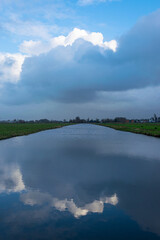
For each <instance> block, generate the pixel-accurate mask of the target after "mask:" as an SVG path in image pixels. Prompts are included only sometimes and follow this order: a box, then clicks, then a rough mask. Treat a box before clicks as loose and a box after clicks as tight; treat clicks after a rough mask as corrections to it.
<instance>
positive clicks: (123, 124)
mask: <svg viewBox="0 0 160 240" xmlns="http://www.w3.org/2000/svg"><path fill="white" fill-rule="evenodd" d="M151 121H152V122H151V123H149V120H148V119H147V120H146V119H145V120H137V119H136V120H127V119H125V118H115V119H114V120H113V119H106V120H105V119H102V120H99V119H95V120H92V119H91V120H89V119H87V120H85V119H80V117H76V118H75V119H71V120H69V121H66V120H64V121H50V120H48V119H41V120H36V121H33V120H31V121H24V120H14V121H12V123H10V121H9V122H6V121H4V122H3V123H0V140H2V139H7V138H11V137H16V136H22V135H28V134H31V133H36V132H40V131H44V130H48V129H55V128H60V127H64V126H68V125H72V124H79V123H83V124H84V123H91V124H97V125H100V126H104V127H110V128H113V129H116V130H120V131H127V132H132V133H138V134H145V135H148V136H153V137H160V123H159V122H158V118H156V119H154V117H153V118H151ZM129 122H130V123H129Z"/></svg>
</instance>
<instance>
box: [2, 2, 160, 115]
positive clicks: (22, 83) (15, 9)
mask: <svg viewBox="0 0 160 240" xmlns="http://www.w3.org/2000/svg"><path fill="white" fill-rule="evenodd" d="M159 43H160V1H159V0H45V1H44V0H28V1H25V0H14V1H12V0H1V1H0V120H2V119H26V120H29V119H40V118H48V119H57V120H63V119H70V118H74V117H76V116H80V117H81V118H88V117H89V118H114V117H117V116H121V117H122V116H124V117H127V118H150V117H152V116H153V114H154V113H156V114H157V115H158V116H160V107H159V102H160V94H159V93H160V64H159V63H160V44H159Z"/></svg>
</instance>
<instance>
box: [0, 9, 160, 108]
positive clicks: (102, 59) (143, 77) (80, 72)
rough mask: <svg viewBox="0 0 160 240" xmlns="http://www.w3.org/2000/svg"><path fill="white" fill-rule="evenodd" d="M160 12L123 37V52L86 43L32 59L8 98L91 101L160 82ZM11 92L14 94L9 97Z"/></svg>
mask: <svg viewBox="0 0 160 240" xmlns="http://www.w3.org/2000/svg"><path fill="white" fill-rule="evenodd" d="M159 43H160V10H158V11H156V12H155V13H152V14H151V15H149V16H147V17H144V18H142V19H141V20H140V21H139V22H138V23H137V24H136V25H135V26H134V27H133V28H132V29H131V30H130V31H129V32H128V33H127V34H125V35H123V36H122V37H121V38H120V39H119V46H118V49H117V52H115V53H114V52H112V51H111V50H104V49H103V48H101V47H97V46H93V45H92V44H91V43H88V42H86V41H84V40H83V41H82V40H77V41H76V42H74V44H73V45H72V46H67V47H63V46H61V47H57V48H54V49H52V50H51V51H50V52H48V53H45V54H41V55H39V56H33V57H30V58H26V60H25V62H24V64H23V69H22V73H21V80H20V81H19V82H18V84H16V85H12V84H9V85H7V86H6V87H7V88H5V89H4V92H5V94H3V96H4V95H5V97H3V99H4V101H5V102H7V101H8V102H9V103H16V104H17V103H19V104H20V103H27V102H41V101H45V100H54V101H62V102H87V101H91V100H93V99H95V98H96V94H97V92H98V91H122V90H123V91H124V90H128V89H135V88H144V87H147V86H156V85H159V84H160V77H159V76H160V65H159V62H160V44H159ZM9 92H11V93H12V94H11V97H9Z"/></svg>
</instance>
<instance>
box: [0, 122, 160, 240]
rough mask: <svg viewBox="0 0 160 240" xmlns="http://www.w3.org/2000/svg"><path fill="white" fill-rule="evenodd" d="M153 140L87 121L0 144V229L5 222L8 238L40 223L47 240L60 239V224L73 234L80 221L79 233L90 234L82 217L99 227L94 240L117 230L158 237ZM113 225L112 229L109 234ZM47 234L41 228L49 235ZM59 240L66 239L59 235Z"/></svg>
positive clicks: (157, 164)
mask: <svg viewBox="0 0 160 240" xmlns="http://www.w3.org/2000/svg"><path fill="white" fill-rule="evenodd" d="M159 143H160V140H159V139H156V138H151V137H147V136H143V135H135V134H131V133H124V132H119V131H114V130H112V129H107V128H104V127H100V126H93V125H75V126H68V127H65V128H62V129H56V130H51V131H46V132H41V133H37V134H34V135H30V136H24V137H19V138H14V139H10V140H6V141H1V142H0V152H1V159H0V193H1V195H0V196H1V198H0V201H3V199H5V206H6V207H5V208H4V209H5V210H3V211H2V212H3V214H2V213H1V214H0V218H1V223H2V224H1V225H2V226H3V233H5V234H6V232H5V230H4V229H5V227H9V229H10V232H12V236H14V232H15V231H16V234H18V235H16V236H18V237H19V236H20V233H21V237H22V236H23V234H24V232H23V231H22V229H23V226H28V227H29V230H28V233H27V234H29V233H30V234H31V235H30V236H32V234H33V233H32V232H31V228H30V224H33V223H34V224H36V228H37V229H43V230H44V226H40V225H39V224H42V223H46V224H47V223H48V224H49V225H48V226H50V227H51V228H52V229H54V233H55V234H56V235H55V236H54V238H55V239H56V238H57V239H58V238H60V237H57V236H60V235H58V234H59V227H57V224H59V225H58V226H61V234H62V233H63V231H62V226H63V229H64V228H65V229H67V231H68V233H69V234H71V233H72V234H73V232H74V234H75V235H76V239H78V236H79V232H78V231H79V230H78V227H79V225H78V226H77V225H76V224H77V222H76V221H78V222H79V224H80V223H81V224H82V226H81V227H82V229H84V228H85V226H88V230H87V234H89V233H90V234H91V231H93V229H90V227H89V226H90V222H92V221H95V223H96V226H99V224H101V225H100V226H101V227H100V229H101V237H99V239H105V238H106V234H109V236H110V238H109V239H117V236H118V235H119V234H122V236H123V238H122V239H128V237H129V238H130V239H132V237H134V238H133V239H135V238H136V239H159V237H158V236H156V235H154V234H157V235H160V209H159V202H160V190H159V184H160V174H159V171H160V149H159ZM17 193H18V194H17ZM15 194H16V195H15ZM2 205H3V204H2ZM12 205H14V206H16V207H15V208H12ZM10 209H12V210H10ZM97 214H98V215H97ZM71 216H74V217H75V219H77V220H75V222H74V223H73V222H72V225H73V226H74V229H73V227H71V226H70V225H68V224H69V222H70V221H73V219H72V220H71ZM87 216H88V217H87ZM65 219H66V220H65ZM113 219H114V221H115V222H114V221H113ZM124 219H125V221H124ZM59 221H60V222H59ZM64 221H65V222H64ZM116 221H117V222H118V223H117V222H116ZM119 221H120V222H121V223H122V226H121V229H119V228H118V226H119ZM123 221H124V225H123ZM62 222H63V224H62ZM104 223H105V225H103V224H104ZM110 224H111V225H110ZM136 224H137V225H136ZM15 225H16V227H15ZM92 226H93V225H92ZM102 226H103V227H102ZM107 226H108V229H110V230H108V232H107V233H106V232H105V231H106V230H105V229H107ZM126 226H127V227H126ZM139 226H140V228H139ZM113 227H114V228H116V227H117V228H118V230H117V235H114V234H115V232H114V230H113ZM132 228H133V229H132ZM16 229H17V230H16ZM123 229H125V232H124V231H123ZM127 229H128V230H127ZM131 229H132V231H131ZM0 231H2V230H1V228H0ZM48 231H49V230H47V232H45V230H44V233H45V234H47V236H48V238H51V237H52V238H53V235H48V234H49V233H48ZM57 231H58V233H57ZM97 231H98V233H99V230H98V229H97ZM131 232H132V234H131ZM151 232H152V233H154V234H153V235H150V234H151ZM5 234H4V236H5ZM25 234H26V233H25ZM52 234H53V231H52ZM72 234H71V235H72ZM125 234H128V235H125ZM134 234H135V235H134ZM71 235H69V239H72V237H73V236H71ZM75 235H74V237H75ZM95 236H96V235H95ZM14 237H15V236H14ZM45 237H46V235H45ZM74 237H73V239H75V238H74ZM36 238H38V235H36V236H35V235H34V238H33V239H36ZM46 238H47V237H46ZM46 238H44V239H46ZM61 238H62V239H67V238H66V235H65V234H64V236H63V234H62V235H61ZM91 238H92V239H94V237H93V236H92V237H91ZM11 239H12V238H11ZM30 239H31V238H30ZM83 239H90V237H89V235H87V238H84V237H83ZM95 239H96V238H95Z"/></svg>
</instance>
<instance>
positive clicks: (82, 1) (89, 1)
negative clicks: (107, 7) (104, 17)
mask: <svg viewBox="0 0 160 240" xmlns="http://www.w3.org/2000/svg"><path fill="white" fill-rule="evenodd" d="M106 1H108V2H113V1H119V0H79V1H78V4H79V5H80V6H86V5H91V4H94V3H101V2H106Z"/></svg>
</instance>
